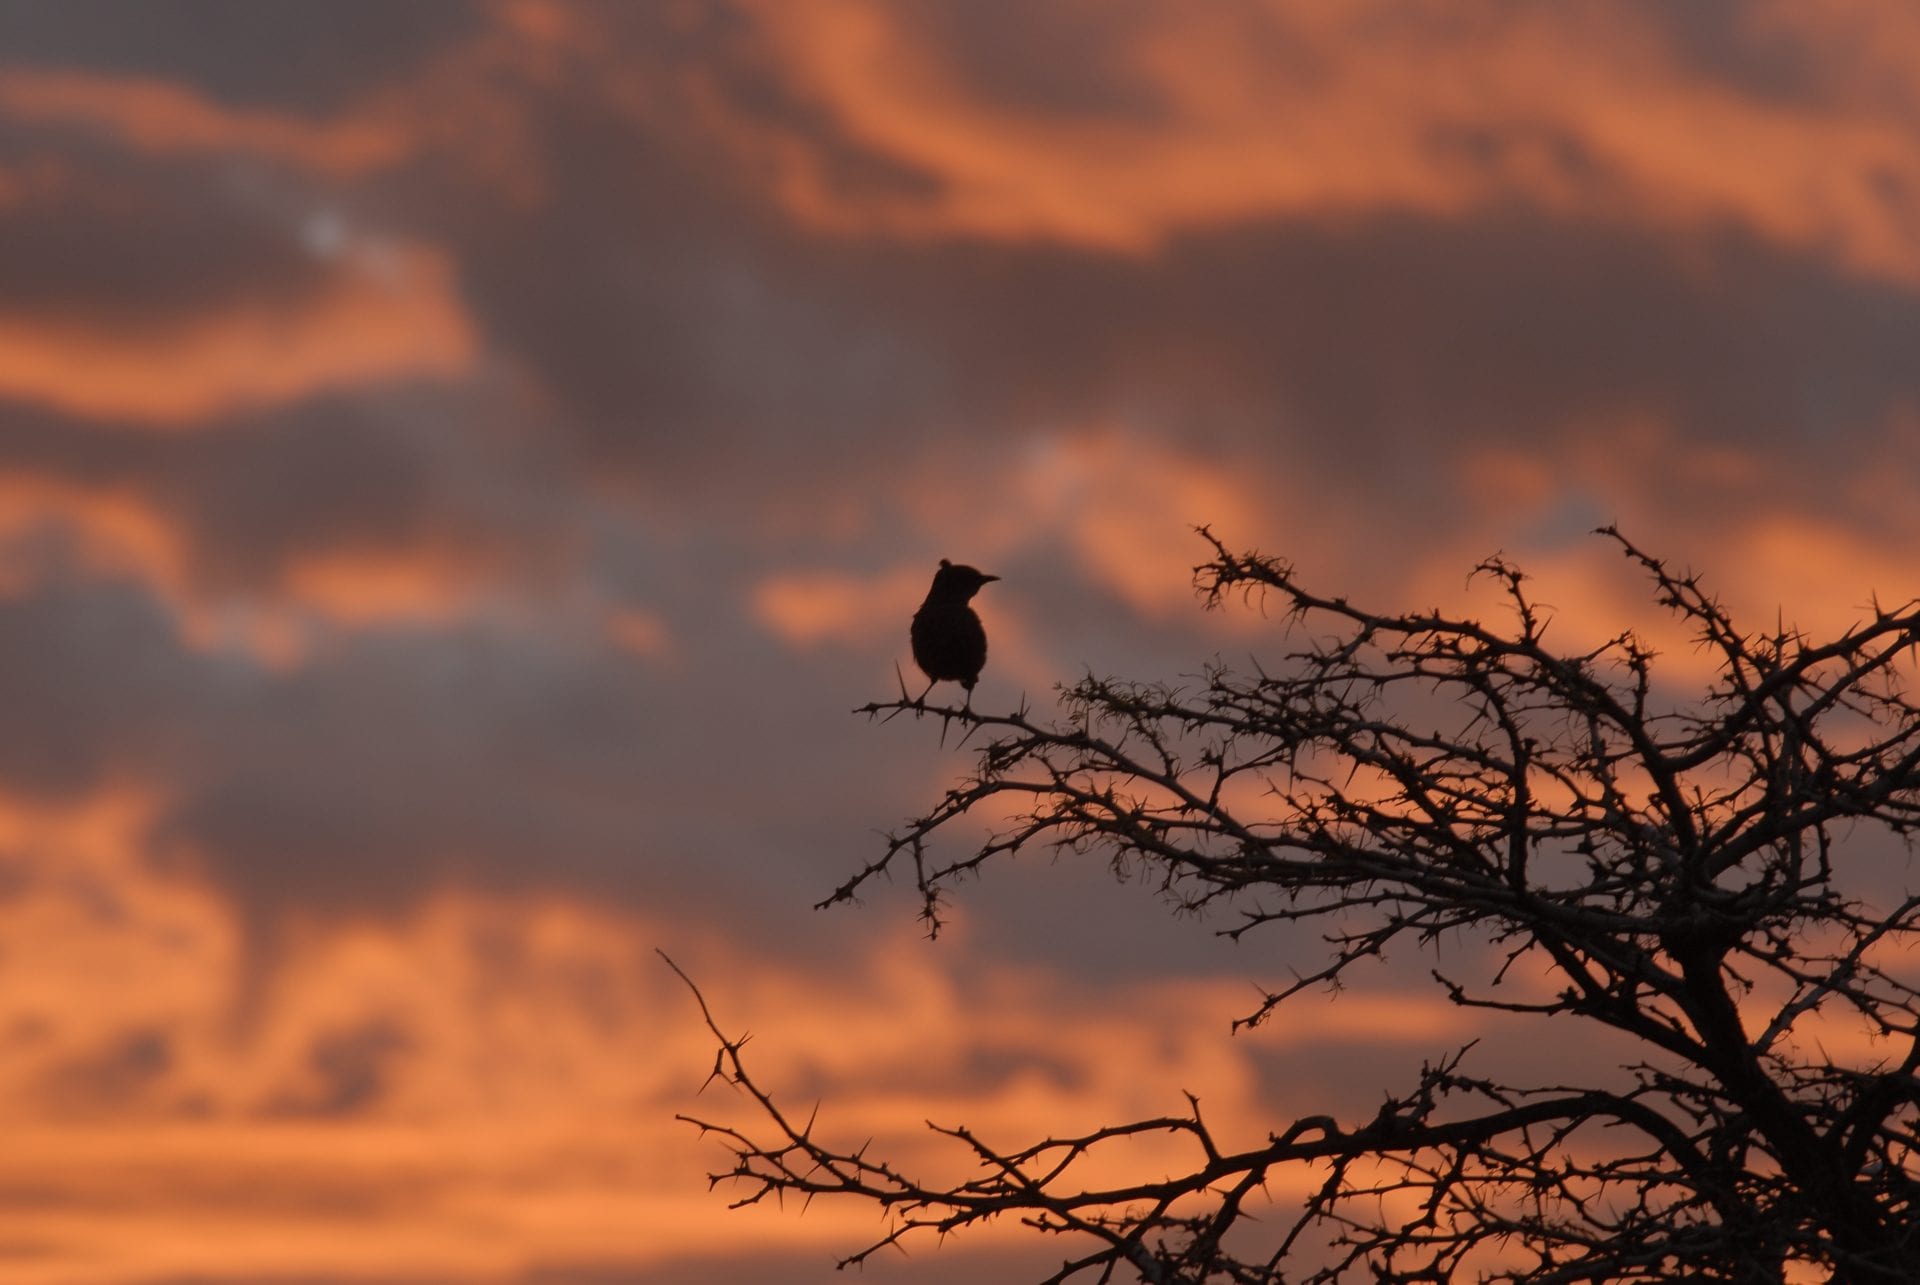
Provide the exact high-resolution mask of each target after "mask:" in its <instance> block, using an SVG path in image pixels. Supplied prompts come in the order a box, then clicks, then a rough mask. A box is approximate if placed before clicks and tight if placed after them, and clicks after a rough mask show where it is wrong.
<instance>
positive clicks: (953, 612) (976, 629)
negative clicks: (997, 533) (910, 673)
mask: <svg viewBox="0 0 1920 1285" xmlns="http://www.w3.org/2000/svg"><path fill="white" fill-rule="evenodd" d="M999 578H1000V577H999V576H989V575H983V574H981V573H980V572H979V571H976V570H974V569H973V568H972V567H963V566H956V565H955V564H953V563H951V562H948V561H947V560H946V559H945V558H942V559H940V570H938V571H936V572H935V573H934V576H933V587H932V588H930V589H928V590H927V600H926V601H925V602H923V603H921V604H920V610H918V611H916V612H914V613H913V628H912V630H911V631H910V637H911V638H912V641H913V660H914V663H915V664H917V665H919V666H920V669H921V672H922V673H924V674H926V676H927V691H932V690H933V685H934V684H935V683H942V682H955V683H959V684H960V685H961V686H962V687H964V688H966V689H967V699H968V700H969V701H971V700H972V699H973V685H974V684H975V683H977V682H979V681H980V671H981V669H982V668H984V667H985V666H986V663H987V631H986V629H985V628H984V627H982V625H981V624H980V617H979V616H977V615H975V614H974V611H973V608H972V607H971V606H969V605H968V604H969V603H970V602H971V601H972V600H973V595H974V594H976V593H978V592H980V587H981V586H982V585H985V584H987V583H988V582H990V581H993V580H998V579H999ZM920 699H922V700H925V699H926V692H922V693H920Z"/></svg>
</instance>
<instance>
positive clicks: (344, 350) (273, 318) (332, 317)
mask: <svg viewBox="0 0 1920 1285" xmlns="http://www.w3.org/2000/svg"><path fill="white" fill-rule="evenodd" d="M473 347H474V344H473V336H472V332H471V329H470V326H469V323H468V320H467V316H466V313H465V310H464V309H463V308H462V306H461V303H460V300H459V296H458V292H457V289H456V288H455V285H454V279H453V273H452V270H451V266H450V265H449V264H448V263H447V262H446V260H445V259H444V258H443V257H442V256H439V255H437V254H435V253H433V252H432V251H430V250H426V249H424V248H421V247H401V246H393V247H385V248H382V249H380V250H378V251H374V252H371V253H370V254H369V255H368V258H367V260H366V261H364V262H362V263H359V264H355V265H353V267H352V268H351V269H350V270H349V271H347V272H345V273H343V274H342V275H341V276H340V278H339V279H338V280H336V281H334V282H332V283H330V284H329V285H328V287H327V288H325V289H324V290H322V291H319V292H317V294H316V295H315V296H314V297H311V298H308V299H304V300H301V301H300V302H299V303H298V304H296V305H294V306H291V307H288V306H285V305H282V304H275V303H239V304H236V305H234V306H230V307H227V308H223V309H220V310H219V311H217V312H215V313H213V314H212V315H204V316H190V317H184V318H177V319H175V321H174V324H173V325H171V326H168V327H167V328H165V329H156V330H152V331H147V332H143V333H135V334H128V333H119V332H115V331H112V330H103V329H102V328H101V327H99V326H97V325H94V324H84V323H83V324H74V323H71V322H70V323H68V324H66V325H60V324H49V323H48V322H47V321H46V320H45V319H41V318H34V317H30V316H22V315H18V314H16V315H14V316H11V317H9V316H6V315H4V314H0V396H7V397H11V398H14V399H17V400H24V401H30V402H37V403H40V404H43V405H46V406H49V407H52V408H54V409H57V410H59V411H62V412H64V413H66V414H68V415H72V416H74V417H76V418H79V419H82V420H107V421H110V422H113V423H116V424H126V423H132V424H142V425H151V426H154V427H157V428H164V429H184V428H191V427H193V426H196V425H199V424H202V423H204V422H206V421H207V420H208V419H210V418H214V417H218V416H221V415H225V414H230V413H232V412H233V411H235V410H240V409H246V408H251V407H257V406H261V405H270V404H273V403H275V402H285V401H290V400H294V399H297V398H301V397H307V396H312V395H313V394H315V393H317V392H322V391H326V390H329V389H335V388H341V387H353V386H356V385H365V384H369V383H378V382H381V381H388V380H394V379H408V378H439V379H446V378H451V377H454V376H457V375H460V374H463V373H465V372H466V371H467V369H468V368H469V366H470V364H471V362H472V360H473Z"/></svg>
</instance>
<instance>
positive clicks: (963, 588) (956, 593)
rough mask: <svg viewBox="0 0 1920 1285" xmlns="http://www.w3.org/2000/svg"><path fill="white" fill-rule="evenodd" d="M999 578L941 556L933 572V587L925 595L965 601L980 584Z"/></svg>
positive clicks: (978, 588) (945, 599)
mask: <svg viewBox="0 0 1920 1285" xmlns="http://www.w3.org/2000/svg"><path fill="white" fill-rule="evenodd" d="M999 578H1000V577H999V576H990V575H987V574H986V573H985V572H982V571H978V570H976V569H974V568H973V567H968V566H962V565H961V564H959V563H956V562H948V561H947V560H946V559H945V558H942V559H940V569H939V570H938V571H936V572H934V573H933V588H932V589H931V590H929V591H928V593H927V596H928V597H929V598H939V599H942V600H944V601H948V602H966V601H967V600H968V599H970V598H972V597H973V595H974V594H976V593H979V592H980V587H981V586H982V585H984V584H986V583H988V582H989V581H993V580H998V579H999Z"/></svg>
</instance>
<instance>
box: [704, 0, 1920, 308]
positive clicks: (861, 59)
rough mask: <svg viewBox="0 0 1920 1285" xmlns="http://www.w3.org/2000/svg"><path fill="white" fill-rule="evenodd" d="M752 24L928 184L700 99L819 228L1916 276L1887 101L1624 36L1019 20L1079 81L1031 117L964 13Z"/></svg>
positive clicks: (1495, 23) (1823, 54)
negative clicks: (1294, 225)
mask: <svg viewBox="0 0 1920 1285" xmlns="http://www.w3.org/2000/svg"><path fill="white" fill-rule="evenodd" d="M754 12H755V17H756V19H757V20H758V22H759V24H760V25H761V27H762V29H763V30H764V32H765V35H766V39H767V41H768V43H769V44H770V45H771V47H772V48H773V49H774V50H776V51H777V58H778V61H777V64H776V65H777V67H778V69H779V71H780V72H781V73H782V74H783V75H784V76H785V77H786V85H787V88H788V91H789V92H790V93H792V94H794V95H795V96H796V97H799V98H801V99H802V100H803V101H808V102H811V103H813V104H816V105H817V107H818V109H819V111H820V114H821V116H822V117H823V118H824V119H825V120H827V121H829V122H831V125H832V127H833V128H834V129H836V130H838V131H839V132H840V134H841V135H842V137H844V138H845V139H846V140H848V142H849V143H851V144H852V145H853V146H856V147H858V148H861V149H863V150H865V151H867V152H869V153H871V154H873V155H876V156H878V157H881V158H884V159H885V160H886V161H887V162H888V163H890V164H892V165H893V166H895V167H897V168H898V169H900V170H902V171H905V172H911V173H918V174H923V175H925V176H927V179H926V181H925V182H924V183H922V184H919V185H916V186H915V187H913V188H911V189H907V190H888V189H886V188H876V187H874V186H872V185H848V184H846V183H844V182H842V181H840V180H839V177H838V175H837V173H836V171H835V170H834V168H833V166H832V164H831V161H830V159H829V158H830V157H831V156H833V155H834V154H835V153H834V152H833V151H831V150H829V149H828V148H826V147H823V146H822V145H821V144H820V143H819V142H818V140H817V139H816V138H815V137H814V136H813V134H812V133H810V132H809V131H808V130H806V129H804V128H803V129H795V128H792V127H790V126H789V125H788V123H787V122H784V121H782V120H780V119H779V118H776V117H770V116H769V115H767V114H765V113H756V112H755V111H753V110H752V108H751V105H750V104H751V100H748V102H747V103H741V104H732V103H726V100H725V99H724V98H722V99H720V100H719V102H720V103H722V104H723V105H724V106H722V107H721V108H719V109H718V110H717V115H716V119H717V120H718V121H719V122H721V124H722V126H723V132H722V139H723V141H724V142H726V143H728V144H729V145H731V146H733V147H735V148H736V149H737V150H738V151H739V152H740V153H741V155H742V156H743V158H749V157H750V158H751V159H752V160H753V162H755V163H756V164H757V166H758V167H759V168H760V169H761V170H762V172H764V173H766V174H768V175H770V176H771V177H770V181H771V185H772V189H773V193H774V195H775V196H776V197H777V199H779V200H780V201H781V203H782V205H783V207H784V208H785V209H787V210H788V211H789V212H790V213H791V214H793V215H794V216H796V217H798V218H801V219H804V220H806V221H809V222H811V223H814V224H815V225H818V226H821V227H823V228H827V229H832V230H835V231H838V232H841V233H846V234H884V235H894V236H903V237H908V238H925V237H945V236H966V237H984V238H990V239H1008V240H1028V239H1041V240H1057V241H1061V242H1065V243H1069V244H1076V245H1085V246H1091V247H1098V248H1102V249H1106V250H1111V251H1115V252H1121V253H1140V252H1147V251H1152V250H1155V249H1158V248H1159V247H1161V246H1163V245H1164V244H1165V243H1166V241H1167V240H1168V239H1169V238H1171V237H1173V236H1175V235H1177V234H1179V233H1182V232H1188V231H1194V230H1202V229H1207V228H1218V227H1222V226H1226V225H1230V224H1235V223H1244V222H1247V221H1250V220H1253V219H1259V218H1272V217H1295V216H1300V215H1308V214H1317V215H1323V216H1327V217H1330V218H1335V219H1346V218H1350V217H1353V216H1355V215H1364V214H1365V213H1367V212H1387V211H1394V212H1400V213H1406V214H1418V215H1422V216H1426V217H1434V218H1443V219H1455V218H1465V217H1470V216H1472V215H1474V214H1477V213H1483V212H1487V211H1491V210H1496V209H1498V208H1500V207H1501V206H1503V205H1507V204H1511V203H1516V202H1517V203H1521V204H1524V205H1531V206H1535V207H1537V208H1541V209H1546V210H1551V211H1553V212H1555V213H1556V214H1557V215H1560V216H1564V217H1574V218H1586V217H1599V218H1601V219H1610V218H1620V217H1624V218H1627V219H1630V220H1634V221H1642V220H1644V221H1649V222H1653V223H1658V224H1663V225H1666V226H1670V227H1674V228H1684V229H1692V230H1694V231H1696V232H1698V231H1706V230H1709V229H1711V228H1712V227H1713V226H1715V225H1716V224H1720V223H1723V222H1733V223H1737V224H1739V225H1742V226H1745V227H1747V228H1749V229H1751V230H1752V231H1753V232H1754V233H1756V234H1757V235H1759V236H1761V237H1764V238H1766V239H1768V240H1770V241H1774V242H1776V243H1778V244H1781V245H1783V246H1791V247H1793V248H1795V249H1796V250H1797V251H1800V252H1809V253H1815V254H1821V255H1831V256H1833V257H1834V258H1835V259H1836V260H1838V261H1839V262H1841V263H1843V264H1845V265H1846V266H1847V267H1848V268H1849V269H1850V270H1852V271H1856V272H1860V273H1863V274H1867V275H1878V276H1886V277H1890V278H1893V279H1897V280H1900V281H1903V282H1907V283H1912V282H1914V281H1916V280H1920V243H1917V242H1916V241H1915V239H1914V238H1913V237H1912V235H1911V232H1910V227H1911V224H1910V221H1909V220H1908V219H1906V218H1905V217H1904V215H1903V213H1902V208H1903V207H1902V198H1901V197H1900V196H1899V195H1898V193H1899V192H1900V191H1903V190H1905V191H1912V190H1915V189H1916V187H1917V186H1920V148H1916V147H1915V146H1914V143H1913V140H1912V136H1911V133H1910V131H1907V130H1905V129H1902V128H1900V127H1899V126H1898V124H1897V123H1896V122H1895V121H1894V120H1892V119H1889V118H1888V117H1887V115H1886V114H1885V113H1884V110H1883V108H1884V104H1883V103H1878V102H1875V101H1872V100H1870V99H1869V100H1866V101H1862V99H1861V98H1860V97H1859V96H1857V95H1853V94H1848V93H1846V92H1845V90H1844V87H1843V83H1842V82H1839V81H1833V80H1830V81H1828V82H1827V86H1826V87H1827V88H1828V89H1829V90H1831V91H1833V92H1832V93H1830V94H1829V96H1827V97H1823V98H1821V99H1819V100H1817V101H1808V102H1803V103H1801V104H1799V110H1798V111H1786V110H1782V107H1781V105H1780V104H1779V103H1777V102H1775V101H1772V100H1770V99H1769V98H1767V97H1764V96H1761V95H1757V94H1755V93H1753V92H1751V89H1750V88H1749V87H1743V86H1741V85H1739V84H1737V83H1729V82H1728V81H1726V80H1716V79H1712V78H1709V77H1707V76H1703V75H1702V74H1700V73H1701V70H1702V69H1701V68H1700V67H1699V66H1698V65H1697V64H1691V63H1689V62H1688V61H1687V60H1685V59H1684V58H1683V57H1676V51H1675V50H1674V48H1673V47H1672V46H1673V45H1674V43H1676V42H1674V41H1673V39H1672V38H1671V36H1670V35H1669V33H1668V32H1667V31H1665V30H1663V29H1662V27H1661V25H1660V24H1659V22H1658V21H1657V20H1655V19H1651V18H1648V17H1645V16H1641V15H1622V14H1619V13H1617V12H1615V11H1612V10H1600V9H1596V8H1593V7H1590V6H1565V7H1562V8H1558V9H1555V10H1551V11H1528V12H1526V13H1521V12H1519V11H1512V12H1503V13H1502V14H1501V15H1500V16H1498V17H1497V18H1496V17H1494V16H1493V15H1482V16H1480V17H1478V18H1474V17H1465V16H1462V15H1459V14H1458V13H1457V12H1456V11H1452V10H1449V9H1446V8H1444V7H1441V6H1434V5H1429V6H1416V7H1414V8H1413V9H1411V10H1410V9H1408V8H1407V7H1406V6H1404V5H1396V6H1392V14H1391V20H1390V21H1387V20H1383V14H1384V9H1383V7H1382V6H1377V5H1357V6H1354V5H1349V6H1341V7H1339V8H1338V9H1332V10H1318V9H1312V10H1309V9H1301V8H1300V7H1298V6H1282V5H1271V4H1258V3H1243V4H1235V5H1224V6H1210V7H1209V8H1208V9H1207V10H1206V11H1204V12H1203V13H1198V14H1196V13H1189V12H1179V13H1173V12H1169V11H1167V10H1163V9H1158V8H1155V7H1152V6H1128V7H1123V8H1119V9H1117V10H1116V9H1105V10H1103V11H1102V14H1101V18H1102V21H1101V22H1099V23H1093V22H1091V21H1089V22H1087V23H1085V24H1083V25H1082V26H1081V27H1080V29H1079V30H1077V31H1076V32H1075V36H1076V38H1075V39H1073V40H1071V41H1069V40H1066V39H1062V38H1059V37H1060V35H1061V31H1060V28H1059V26H1058V25H1056V24H1052V23H1038V24H1035V25H1036V28H1037V30H1038V31H1039V33H1040V35H1041V37H1042V40H1041V43H1040V47H1041V48H1043V49H1050V50H1052V51H1053V53H1054V55H1055V59H1056V60H1057V62H1058V63H1059V64H1061V65H1065V66H1069V67H1071V68H1073V71H1072V73H1071V75H1070V77H1069V78H1068V83H1071V84H1075V85H1080V86H1088V85H1093V86H1097V87H1098V88H1097V89H1096V90H1093V91H1091V92H1088V91H1083V92H1081V93H1080V94H1079V95H1077V96H1069V97H1068V98H1067V99H1066V100H1065V101H1042V102H1039V103H1036V101H1035V99H1034V96H1033V95H1032V94H1031V93H1027V92H1023V91H1025V90H1027V89H1029V88H1030V87H1031V86H1032V85H1034V84H1037V83H1039V82H1040V81H1041V80H1042V77H1040V76H1038V75H1034V74H1032V72H1031V68H1029V69H1027V70H1026V71H1021V70H1015V71H1014V73H1013V79H1012V80H1011V81H1009V79H1008V78H1007V77H1006V76H1005V74H1004V73H1006V72H1007V70H1008V69H1009V68H1015V69H1019V68H1021V66H1022V64H1021V63H1020V62H1019V61H1018V60H1015V59H1010V58H1004V57H1003V58H998V59H993V60H990V61H986V62H985V65H986V66H988V67H990V68H992V71H993V73H994V74H993V75H983V74H982V61H980V60H976V61H972V62H970V61H969V58H968V51H969V49H970V48H971V46H970V44H969V42H968V41H966V40H965V39H961V40H955V39H954V38H953V36H954V33H955V32H957V31H965V30H966V29H967V27H968V26H970V25H975V24H985V23H988V22H990V21H992V19H989V18H988V17H987V16H986V15H985V14H981V13H975V14H974V15H972V16H971V17H970V18H969V17H966V16H955V14H953V13H952V12H951V11H950V10H949V8H948V7H946V6H931V7H924V6H923V7H917V8H916V9H915V10H914V11H912V12H902V11H899V10H896V9H890V8H887V7H885V6H881V5H876V4H871V3H865V2H863V0H846V3H841V4H836V5H833V6H830V7H825V8H822V7H814V8H811V9H809V10H806V11H804V12H799V11H795V10H792V9H790V8H788V7H786V6H781V5H759V6H755V9H754ZM1767 18H1768V15H1766V14H1764V13H1763V14H1761V15H1759V16H1757V17H1756V18H1755V21H1756V23H1761V22H1765V21H1767ZM1773 21H1775V22H1778V21H1780V19H1779V18H1778V17H1777V16H1774V18H1773ZM1795 25H1796V31H1795V34H1796V36H1798V37H1800V38H1802V39H1805V40H1808V41H1809V42H1810V43H1811V44H1812V45H1813V50H1812V51H1811V52H1810V53H1809V54H1808V55H1807V57H1808V59H1809V61H1818V62H1821V63H1824V64H1826V65H1834V64H1837V63H1839V62H1841V61H1842V60H1843V59H1844V57H1845V56H1846V54H1847V52H1848V48H1849V44H1850V41H1849V38H1848V32H1849V26H1848V24H1847V22H1846V21H1845V20H1844V19H1827V18H1826V17H1825V16H1824V15H1823V16H1822V17H1821V18H1820V19H1815V20H1802V21H1800V22H1798V23H1796V24H1795ZM1048 35H1052V36H1054V37H1055V38H1054V39H1053V40H1051V41H1048V40H1046V39H1045V37H1046V36H1048ZM956 49H957V50H958V52H957V53H956V52H954V51H955V50H956ZM1435 68H1446V69H1447V74H1444V75H1436V74H1434V69H1435ZM1568 68H1574V69H1576V70H1575V71H1573V72H1571V73H1569V71H1568V70H1567V69H1568ZM1010 84H1011V86H1012V88H1009V85H1010ZM1463 84H1471V85H1472V86H1473V92H1472V93H1471V94H1463V93H1461V92H1458V90H1457V86H1460V85H1463ZM1901 88H1902V89H1905V90H1906V91H1908V97H1907V98H1906V100H1905V101H1904V102H1903V103H1901V106H1903V107H1905V108H1908V109H1911V107H1912V106H1913V105H1914V104H1913V99H1912V97H1911V86H1910V85H1903V86H1901ZM836 146H837V144H836ZM1816 191H1817V192H1820V193H1822V199H1820V200H1819V201H1817V202H1815V201H1810V200H1809V199H1808V195H1809V194H1810V193H1812V192H1816Z"/></svg>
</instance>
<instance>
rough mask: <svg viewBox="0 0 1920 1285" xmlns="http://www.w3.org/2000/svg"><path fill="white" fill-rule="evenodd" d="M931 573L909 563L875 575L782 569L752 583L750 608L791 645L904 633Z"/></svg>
mask: <svg viewBox="0 0 1920 1285" xmlns="http://www.w3.org/2000/svg"><path fill="white" fill-rule="evenodd" d="M932 574H933V573H932V571H931V570H926V569H915V568H911V567H896V568H895V569H894V570H892V571H888V572H884V573H882V574H880V575H877V576H856V575H850V574H846V573H842V572H836V571H797V572H784V573H781V574H778V575H774V576H769V577H768V578H767V579H765V580H762V581H761V582H760V583H759V584H757V585H755V586H754V589H753V597H752V603H751V606H752V609H753V614H754V616H755V618H756V619H758V620H759V621H760V623H761V624H762V625H763V626H765V627H766V628H767V629H769V630H771V631H772V632H773V633H774V634H775V635H776V636H778V637H779V638H781V639H782V640H784V641H785V642H787V643H790V644H792V645H793V646H796V647H816V646H819V645H820V644H822V643H828V642H859V643H866V642H872V641H874V640H876V639H878V638H880V637H883V636H888V635H892V634H900V635H901V636H903V637H904V636H905V630H906V624H907V620H908V618H909V617H911V616H912V614H913V611H914V609H915V608H916V607H918V606H919V605H920V599H921V598H922V597H924V596H925V595H926V591H927V582H928V581H930V580H931V579H932Z"/></svg>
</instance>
